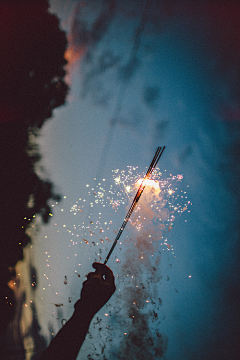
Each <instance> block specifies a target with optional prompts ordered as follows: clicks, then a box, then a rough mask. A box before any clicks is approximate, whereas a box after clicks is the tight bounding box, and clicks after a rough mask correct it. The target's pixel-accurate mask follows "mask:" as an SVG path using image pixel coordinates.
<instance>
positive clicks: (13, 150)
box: [0, 0, 68, 360]
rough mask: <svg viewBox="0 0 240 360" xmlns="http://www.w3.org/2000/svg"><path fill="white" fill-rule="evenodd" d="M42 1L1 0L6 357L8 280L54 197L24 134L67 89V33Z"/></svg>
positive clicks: (0, 325) (0, 184)
mask: <svg viewBox="0 0 240 360" xmlns="http://www.w3.org/2000/svg"><path fill="white" fill-rule="evenodd" d="M48 8H49V4H48V1H46V0H5V1H4V0H0V52H1V55H0V154H1V155H0V199H1V206H0V219H1V239H0V249H1V251H0V275H1V276H0V279H1V281H0V294H1V296H0V306H1V310H2V318H1V321H0V358H1V359H5V360H6V359H18V358H20V353H21V351H20V350H19V353H18V355H17V354H15V355H10V354H11V351H10V349H11V343H9V342H8V340H9V339H7V328H8V324H9V322H10V321H11V320H12V319H13V317H14V315H15V313H16V311H15V310H17V308H18V307H19V305H17V304H16V300H15V297H14V293H13V291H12V290H11V289H10V288H9V286H8V282H9V281H10V280H11V279H15V275H16V274H15V270H14V267H15V265H16V263H17V262H18V261H19V260H21V259H22V258H23V248H24V247H25V246H26V245H27V244H28V243H29V241H30V238H29V236H28V235H27V234H26V228H27V227H28V226H31V222H32V219H33V217H34V215H36V214H40V215H41V217H42V219H43V221H44V222H48V220H49V218H50V217H49V213H50V208H49V204H48V201H49V200H50V199H55V200H58V201H59V200H60V196H59V195H57V194H55V193H54V186H53V184H52V183H51V182H50V181H47V180H45V181H43V180H41V179H40V178H39V177H38V176H37V175H36V174H35V165H36V162H37V161H39V160H40V158H41V156H40V154H39V152H38V148H37V146H36V145H34V144H33V143H30V141H29V135H30V134H35V135H37V134H38V130H39V129H40V128H41V126H42V125H43V123H44V121H45V120H46V119H47V118H49V117H51V115H52V110H53V109H54V108H56V107H57V106H60V105H62V104H64V101H65V97H66V94H67V90H68V87H67V85H66V83H65V82H64V76H65V65H66V60H65V59H64V53H65V50H66V46H67V41H66V36H65V33H64V32H63V31H62V30H60V28H59V21H58V19H57V17H56V16H55V15H53V14H50V13H49V12H48ZM51 212H52V211H51ZM22 349H23V348H22ZM12 356H13V357H12Z"/></svg>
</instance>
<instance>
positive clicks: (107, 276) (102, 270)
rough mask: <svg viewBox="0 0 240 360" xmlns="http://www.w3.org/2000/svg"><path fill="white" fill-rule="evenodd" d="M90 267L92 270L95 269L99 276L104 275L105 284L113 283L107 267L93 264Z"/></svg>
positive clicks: (112, 276)
mask: <svg viewBox="0 0 240 360" xmlns="http://www.w3.org/2000/svg"><path fill="white" fill-rule="evenodd" d="M92 266H93V268H94V269H96V272H98V273H100V274H101V275H105V279H106V281H107V282H109V283H111V282H114V275H113V272H112V270H111V269H110V268H109V267H108V266H107V265H105V264H101V263H97V262H95V263H93V265H92Z"/></svg>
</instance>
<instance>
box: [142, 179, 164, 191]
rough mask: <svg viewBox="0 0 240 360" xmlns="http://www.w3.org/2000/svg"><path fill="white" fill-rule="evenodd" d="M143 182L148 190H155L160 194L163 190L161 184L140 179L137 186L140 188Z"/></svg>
mask: <svg viewBox="0 0 240 360" xmlns="http://www.w3.org/2000/svg"><path fill="white" fill-rule="evenodd" d="M142 182H143V186H145V187H148V188H153V189H154V190H155V191H157V192H158V194H159V193H160V192H161V189H160V188H159V182H158V181H155V180H151V179H145V180H144V179H139V180H138V181H137V186H140V185H141V184H142Z"/></svg>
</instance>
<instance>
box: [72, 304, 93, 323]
mask: <svg viewBox="0 0 240 360" xmlns="http://www.w3.org/2000/svg"><path fill="white" fill-rule="evenodd" d="M74 308H75V311H74V314H73V316H74V317H75V318H78V319H81V320H82V321H84V322H87V323H90V322H91V320H92V318H93V317H94V315H95V312H94V311H93V310H92V309H91V307H89V306H88V304H87V303H86V302H84V301H83V300H82V299H79V300H78V301H77V302H76V303H75V305H74Z"/></svg>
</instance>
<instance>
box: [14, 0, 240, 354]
mask: <svg viewBox="0 0 240 360" xmlns="http://www.w3.org/2000/svg"><path fill="white" fill-rule="evenodd" d="M50 3H51V11H52V12H53V13H55V14H57V16H58V17H59V18H60V20H61V26H62V28H63V29H64V30H66V31H67V36H68V44H69V45H68V46H69V47H68V50H67V52H66V55H65V56H66V58H67V60H68V62H69V63H68V65H67V71H68V74H67V77H66V81H67V83H68V84H69V87H70V91H69V94H68V96H67V102H66V104H65V105H64V106H62V107H60V108H59V109H57V110H54V112H53V118H51V119H49V120H48V121H47V122H46V123H45V124H44V125H43V127H42V129H41V130H40V136H39V137H37V138H36V139H35V140H34V141H36V142H38V143H39V144H40V152H41V154H42V160H41V162H40V163H39V165H38V166H37V167H36V171H37V173H38V174H39V175H40V176H41V177H42V178H43V179H48V180H51V181H52V182H53V184H54V185H55V189H56V191H57V192H58V193H60V194H61V195H62V200H61V201H60V202H59V203H56V201H52V203H51V206H52V205H54V206H52V210H53V211H52V214H53V216H52V218H51V220H50V222H49V224H48V225H43V224H42V223H41V221H40V219H38V218H37V220H36V227H37V228H38V230H37V231H35V232H34V233H33V240H32V244H31V246H30V245H29V246H28V247H27V248H26V249H25V260H24V261H23V263H22V264H19V265H18V266H19V268H18V269H19V272H21V273H22V274H25V275H23V276H24V280H21V281H22V282H21V284H22V285H21V286H20V290H19V291H25V290H23V289H24V286H25V285H26V284H28V285H29V286H28V290H26V303H27V304H28V303H29V302H30V300H31V301H32V302H33V303H34V306H35V309H36V312H37V314H38V325H39V326H40V328H41V335H42V336H45V337H46V339H47V340H46V341H49V340H50V337H51V333H53V334H56V332H57V331H58V330H59V329H60V328H61V326H62V325H61V321H62V319H68V318H69V317H70V316H71V314H72V311H73V304H74V302H75V301H76V300H77V298H78V296H79V292H80V288H81V284H82V282H83V281H84V276H85V275H86V274H87V273H88V272H89V271H91V264H92V262H93V261H95V259H96V260H98V261H103V259H104V256H106V255H107V252H108V251H109V249H110V245H111V242H112V241H113V240H114V235H115V233H116V231H118V229H119V226H120V225H121V223H122V221H123V219H124V216H125V213H126V210H127V209H128V206H129V203H128V200H126V198H125V200H123V199H122V198H121V199H120V197H117V196H118V195H117V191H118V189H119V188H118V184H117V183H116V180H114V179H116V177H118V176H119V175H118V174H123V175H121V176H123V179H125V177H124V176H126V174H127V172H128V171H129V169H130V168H129V166H131V167H132V168H131V171H132V174H131V176H132V177H131V179H130V180H131V181H132V184H133V182H134V179H133V177H134V176H135V175H136V178H137V177H138V178H139V177H140V176H141V175H142V174H144V173H145V172H146V168H147V167H148V166H149V164H150V162H151V160H152V157H153V155H154V153H155V151H156V149H157V147H158V146H166V149H165V151H164V153H163V155H162V157H161V159H160V162H159V164H158V166H159V168H160V171H161V172H162V177H161V179H163V180H164V179H165V180H166V179H170V178H171V180H168V181H169V184H172V182H173V179H172V178H173V176H175V177H177V175H182V176H183V179H181V177H179V178H177V180H181V181H177V180H176V179H175V180H176V181H175V182H176V188H178V190H176V195H177V194H179V199H178V201H180V205H179V206H180V208H181V209H183V208H184V207H185V203H187V204H188V205H187V207H188V208H187V209H186V211H182V212H180V213H177V212H176V219H175V220H174V222H173V225H172V229H170V231H167V230H166V232H165V233H164V230H163V229H162V230H161V235H162V236H163V238H162V237H161V235H160V230H159V226H160V225H159V222H156V219H155V215H153V214H152V213H150V212H149V210H147V209H146V212H145V215H144V216H145V223H144V221H143V224H144V225H143V229H141V230H139V231H137V230H136V228H135V229H134V226H133V227H132V228H131V226H132V224H131V226H130V225H129V229H126V230H124V231H126V233H125V234H124V235H122V244H121V246H120V244H119V245H117V247H116V249H115V250H114V253H113V255H112V257H111V258H110V260H109V263H108V265H109V267H111V268H112V269H113V272H114V274H115V276H116V287H117V291H116V293H115V294H114V295H113V297H112V298H111V300H110V302H109V304H108V305H107V306H106V307H104V308H103V309H102V310H101V311H100V312H99V313H98V315H97V316H96V317H95V318H94V320H93V322H92V325H91V327H90V329H89V331H90V334H89V335H88V336H87V340H86V342H85V344H84V345H83V348H82V349H81V351H80V353H79V356H78V359H86V358H89V359H94V360H95V359H127V358H128V359H145V360H146V359H167V360H179V359H184V360H193V359H194V360H198V359H199V360H203V359H204V360H213V359H218V360H220V359H222V360H235V359H236V360H237V359H239V356H240V355H239V329H240V327H239V300H240V289H239V285H240V284H239V274H240V272H239V226H238V225H239V211H238V209H239V197H240V195H239V173H240V166H239V132H240V122H239V121H240V110H239V109H240V107H239V106H240V105H239V104H240V102H239V101H240V65H239V58H240V46H239V41H240V5H239V4H238V2H236V1H198V2H193V1H156V0H152V1H133V0H129V1H113V0H108V1H107V0H105V1H103V0H102V1H98V0H87V1H77V0H76V1H63V0H62V1H57V0H56V1H54V0H52V1H51V2H50ZM133 167H134V169H135V170H133ZM117 169H119V171H118V172H117ZM113 170H114V171H115V172H114V171H113ZM122 170H125V173H121V171H122ZM94 179H95V180H94ZM103 179H104V180H103ZM124 181H126V179H125V180H124ZM98 184H101V185H98ZM122 186H123V187H124V186H125V185H124V184H123V185H122ZM171 186H172V188H173V185H171ZM101 188H102V189H104V190H101ZM174 189H175V187H174ZM109 190H110V191H112V193H111V196H112V198H114V199H115V200H116V199H118V200H119V203H115V207H114V206H112V203H109V201H107V200H106V197H104V196H105V195H104V194H105V193H109ZM98 191H100V192H102V194H103V195H102V198H101V196H100V197H99V196H98V197H96V196H97V195H96V194H97V192H98ZM88 192H90V195H89V194H88ZM125 193H126V191H125ZM155 195H156V194H155ZM109 196H110V195H109ZM181 196H183V198H181ZM150 197H151V195H149V196H147V194H146V195H145V198H144V199H143V202H142V208H144V206H145V205H146V204H147V203H148V202H149V203H150V202H151V199H150ZM80 199H81V200H80ZM101 199H103V200H101ZM85 200H86V201H85ZM96 200H98V202H96ZM105 200H106V201H105ZM101 201H103V202H102V203H101ZM129 201H130V200H129ZM91 202H93V204H94V205H93V206H91ZM103 203H104V204H106V206H104V207H102V204H103ZM107 203H108V205H107ZM144 204H145V205H144ZM82 206H83V207H82ZM76 209H80V210H81V211H80V210H78V211H76ZM116 209H117V210H118V211H117V212H115V210H116ZM99 212H101V214H100V215H99ZM74 213H75V215H74ZM111 216H112V217H111ZM162 216H163V217H164V215H163V212H162ZM99 218H101V219H100V220H99ZM111 219H112V223H111V226H110V225H109V224H110V220H111ZM135 220H136V218H135ZM96 221H99V223H98V224H97V223H96ZM166 221H167V217H166V219H163V220H162V223H165V222H166ZM106 222H107V225H106V224H105V223H106ZM133 222H134V219H133ZM83 224H84V226H85V228H84V229H83V230H82V226H83ZM96 224H97V225H96ZM108 225H109V228H110V229H109V230H106V229H105V228H107V226H108ZM87 226H88V229H87V230H86V228H87ZM96 226H98V227H96ZM104 226H105V227H104ZM80 228H81V230H80ZM89 229H90V230H91V231H94V232H95V234H96V233H97V231H99V230H100V229H105V230H104V231H105V232H106V234H107V235H106V234H104V239H105V240H104V243H101V241H100V239H102V238H103V234H101V230H100V232H98V233H97V235H96V236H95V237H94V239H95V240H94V244H93V238H92V237H91V236H90V235H91V232H90V231H89ZM85 230H86V232H88V235H86V236H85V235H84V231H85ZM107 231H108V232H107ZM141 231H142V232H141ZM150 234H151V236H152V237H153V238H154V241H153V243H151V244H150V243H149V235H150ZM87 236H88V237H87ZM105 236H106V237H108V239H110V241H108V240H107V239H106V237H105ZM164 238H166V239H167V240H166V241H165V243H164ZM84 239H85V240H86V241H85V240H84ZM83 240H84V241H83ZM87 242H89V243H87ZM97 242H98V245H97ZM167 244H168V245H169V246H167ZM99 250H101V252H100V253H99ZM98 254H100V255H98ZM100 257H101V259H100ZM141 257H142V258H141ZM46 260H47V261H46ZM118 260H119V261H118ZM29 264H34V267H35V269H36V277H37V281H36V283H37V288H36V290H34V291H35V292H34V293H33V289H31V286H30V285H31V279H30V278H27V277H28V275H26V274H27V273H28V270H27V269H28V267H29V266H30V265H29ZM79 264H80V265H79ZM74 272H76V273H77V274H74ZM78 275H80V277H79V276H78ZM21 276H22V275H21ZM66 278H67V284H64V281H65V279H66ZM54 304H62V305H61V306H59V307H56V305H54ZM29 311H30V310H29ZM30 313H31V312H29V313H28V312H27V310H26V312H25V313H24V312H23V315H22V321H23V323H25V324H28V323H29V322H31V315H30ZM106 314H107V315H106ZM27 326H28V325H26V328H27ZM24 331H25V333H27V331H26V329H25V330H23V335H22V336H23V338H24ZM29 339H30V340H29ZM31 339H33V343H34V335H33V334H30V335H29V334H28V341H27V340H26V341H25V342H24V344H25V345H24V346H25V348H28V347H32V346H33V345H31V344H32V343H31V341H32V340H31ZM29 344H30V345H29ZM88 355H89V357H88Z"/></svg>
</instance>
